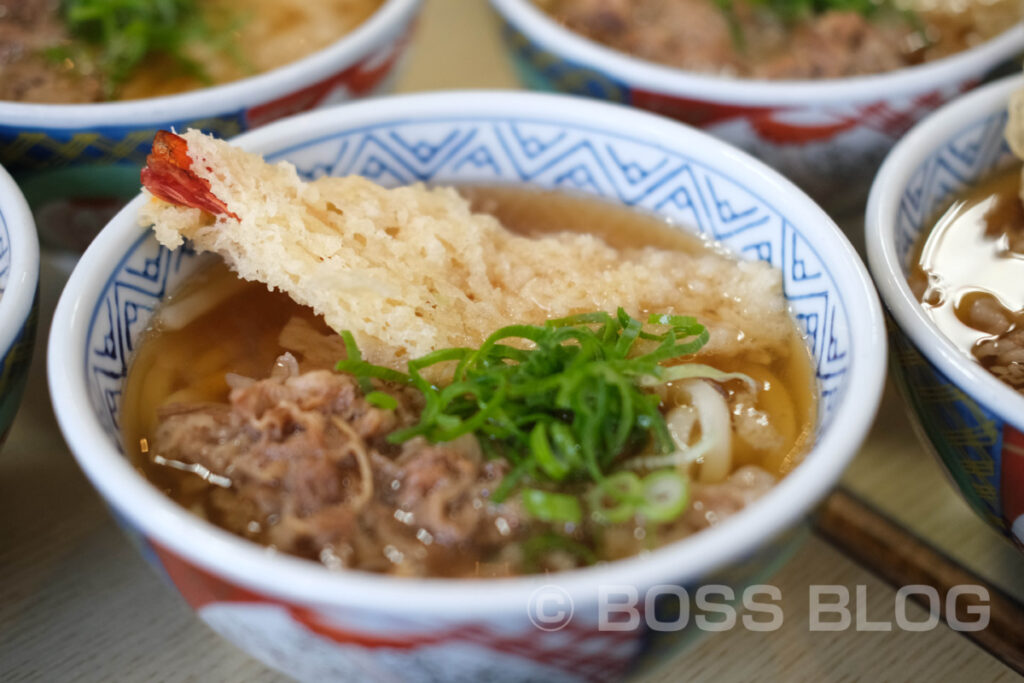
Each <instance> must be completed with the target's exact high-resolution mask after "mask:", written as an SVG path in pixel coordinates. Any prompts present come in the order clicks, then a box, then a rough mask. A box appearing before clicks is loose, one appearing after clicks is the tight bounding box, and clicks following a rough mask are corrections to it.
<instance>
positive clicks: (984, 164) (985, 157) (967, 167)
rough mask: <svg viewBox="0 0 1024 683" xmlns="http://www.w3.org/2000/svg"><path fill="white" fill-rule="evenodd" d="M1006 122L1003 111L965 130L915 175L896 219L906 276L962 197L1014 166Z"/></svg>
mask: <svg viewBox="0 0 1024 683" xmlns="http://www.w3.org/2000/svg"><path fill="white" fill-rule="evenodd" d="M1006 118H1007V115H1006V112H1005V111H1000V112H996V113H994V114H991V115H989V116H986V117H985V118H983V119H981V120H979V121H975V122H973V123H971V124H969V125H967V126H965V127H964V128H963V129H962V130H960V131H959V132H958V133H956V134H955V135H954V136H953V137H952V138H951V139H950V140H949V141H947V142H946V144H945V145H943V146H942V147H940V148H939V149H938V150H936V151H935V152H934V153H933V154H932V155H931V156H929V157H928V158H927V159H925V160H924V161H923V162H922V163H921V165H920V166H919V167H918V168H917V169H916V170H915V171H914V172H913V173H912V174H911V176H910V180H908V181H907V187H906V189H905V190H904V193H903V196H902V198H901V199H900V208H899V211H898V213H897V216H896V254H897V256H898V258H899V261H900V264H901V266H902V267H903V273H904V275H906V274H908V273H909V263H910V261H909V259H910V254H911V250H912V249H913V247H914V243H915V242H916V241H917V236H918V235H919V234H920V233H921V230H922V228H924V227H925V226H926V225H927V226H929V227H930V225H931V223H930V221H931V220H932V219H934V218H935V216H936V215H937V214H938V212H939V211H940V210H942V209H944V208H945V207H946V206H947V205H949V203H950V202H951V201H952V200H953V198H954V197H955V196H956V195H957V194H959V193H961V192H963V191H964V190H966V189H967V188H968V187H970V186H971V185H974V184H975V183H977V182H978V181H980V180H982V179H983V178H985V176H987V175H989V174H991V173H993V172H994V171H997V170H999V169H1003V168H1007V167H1009V166H1010V165H1011V164H1012V163H1014V160H1015V157H1014V156H1013V153H1012V152H1011V151H1010V147H1009V145H1007V143H1006V138H1005V136H1004V135H1003V131H1004V130H1005V128H1006Z"/></svg>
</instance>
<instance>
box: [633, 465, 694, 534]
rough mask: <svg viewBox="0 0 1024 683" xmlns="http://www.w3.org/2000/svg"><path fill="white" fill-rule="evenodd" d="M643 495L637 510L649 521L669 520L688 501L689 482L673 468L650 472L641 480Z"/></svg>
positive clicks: (680, 512) (683, 508) (682, 508)
mask: <svg viewBox="0 0 1024 683" xmlns="http://www.w3.org/2000/svg"><path fill="white" fill-rule="evenodd" d="M643 497H644V502H643V503H641V504H640V505H639V506H638V508H637V512H639V513H640V514H641V515H643V517H644V519H646V520H648V521H650V522H671V521H672V520H673V519H675V518H676V517H678V516H679V515H680V514H682V512H683V510H685V509H686V506H687V505H688V504H689V502H690V483H689V481H688V480H687V479H686V477H684V476H683V475H681V474H679V473H678V472H676V471H675V470H658V471H657V472H651V473H650V474H648V475H647V476H646V477H644V480H643Z"/></svg>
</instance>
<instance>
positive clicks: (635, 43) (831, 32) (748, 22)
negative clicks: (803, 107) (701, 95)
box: [539, 0, 921, 79]
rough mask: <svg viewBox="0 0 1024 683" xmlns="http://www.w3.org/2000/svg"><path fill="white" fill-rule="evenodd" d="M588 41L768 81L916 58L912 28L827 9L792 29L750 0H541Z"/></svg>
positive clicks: (871, 68) (890, 19) (890, 65)
mask: <svg viewBox="0 0 1024 683" xmlns="http://www.w3.org/2000/svg"><path fill="white" fill-rule="evenodd" d="M539 4H541V5H542V6H543V7H544V8H545V9H546V10H548V11H549V12H550V13H551V14H552V15H553V16H554V17H555V18H556V19H558V20H559V21H561V22H562V23H563V24H565V25H566V27H567V28H569V29H572V30H573V31H576V32H578V33H580V34H582V35H584V36H587V37H588V38H591V39H593V40H596V41H598V42H601V43H604V44H606V45H608V46H609V47H612V48H615V49H617V50H622V51H623V52H627V53H629V54H632V55H635V56H637V57H640V58H642V59H647V60H650V61H654V62H660V63H662V64H667V65H669V66H674V67H677V68H680V69H685V70H688V71H698V72H704V73H721V74H727V75H734V76H742V77H752V78H771V79H807V78H838V77H843V76H854V75H861V74H871V73H879V72H884V71H889V70H892V69H898V68H901V67H903V66H907V65H908V64H910V63H913V62H915V61H918V60H920V59H921V55H919V54H917V51H915V50H913V49H909V48H908V46H911V45H912V43H913V41H912V40H910V36H912V35H914V34H915V32H916V31H917V29H916V27H915V26H914V25H913V24H911V23H910V22H908V21H906V20H905V19H903V17H902V16H900V15H898V14H895V13H892V16H887V17H885V18H882V19H877V20H876V19H874V18H871V19H869V18H865V17H863V16H861V15H860V14H857V13H855V12H839V11H830V12H825V13H822V14H820V15H817V16H813V17H809V18H807V19H803V20H800V21H799V22H797V23H796V24H794V25H793V26H792V27H791V28H790V27H787V25H786V24H785V22H783V21H782V20H781V19H779V18H778V17H776V16H774V15H772V14H771V13H770V12H767V11H766V10H765V9H764V8H763V7H762V6H759V4H758V3H755V2H744V1H743V0H734V2H732V3H730V8H731V9H730V12H725V11H723V9H722V7H721V6H720V4H719V3H717V2H715V1H714V0H539Z"/></svg>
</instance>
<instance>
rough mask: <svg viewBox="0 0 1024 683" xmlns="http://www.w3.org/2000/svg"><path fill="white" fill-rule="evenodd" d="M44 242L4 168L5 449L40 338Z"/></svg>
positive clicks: (0, 421) (0, 414) (0, 202)
mask: <svg viewBox="0 0 1024 683" xmlns="http://www.w3.org/2000/svg"><path fill="white" fill-rule="evenodd" d="M38 288H39V241H38V239H37V238H36V227H35V223H33V222H32V213H31V212H30V211H29V208H28V204H27V203H26V202H25V198H24V197H23V196H22V194H21V192H20V191H19V190H18V186H17V185H15V184H14V181H13V180H12V179H11V176H10V175H8V174H7V171H5V170H4V169H3V167H2V166H0V446H3V442H4V438H5V437H6V436H7V432H8V430H9V429H10V427H11V423H12V422H13V421H14V415H15V414H16V413H17V412H18V404H19V403H20V402H21V396H22V394H23V393H24V391H25V381H26V379H28V365H29V361H30V360H31V359H32V347H33V344H34V343H35V337H36V318H37V313H38V305H37V298H36V294H37V291H38Z"/></svg>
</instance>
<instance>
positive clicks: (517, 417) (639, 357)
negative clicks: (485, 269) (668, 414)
mask: <svg viewBox="0 0 1024 683" xmlns="http://www.w3.org/2000/svg"><path fill="white" fill-rule="evenodd" d="M649 322H650V324H652V325H659V326H663V327H662V329H658V330H655V329H651V330H644V325H643V323H642V322H641V321H640V320H638V319H635V318H632V317H631V316H629V315H628V314H627V313H626V312H625V311H624V310H623V309H621V308H620V309H619V310H618V311H616V313H615V315H611V314H609V313H606V312H603V311H597V312H594V313H584V314H581V315H575V316H571V317H568V318H563V319H560V320H549V321H547V322H546V323H545V324H544V325H543V326H537V325H510V326H508V327H503V328H501V329H499V330H496V331H495V332H493V333H492V334H491V335H490V336H488V337H487V339H486V340H485V341H484V342H483V344H481V345H480V347H479V348H477V349H467V348H453V349H439V350H437V351H434V352H432V353H429V354H427V355H426V356H423V357H421V358H417V359H415V360H412V361H410V362H409V363H408V374H405V373H401V372H397V371H395V370H393V369H391V368H388V367H383V366H378V365H372V364H370V363H368V362H366V361H365V360H363V359H362V357H361V355H360V353H359V349H358V348H357V347H356V344H355V339H354V337H353V336H352V335H351V334H348V333H346V334H343V335H342V338H343V340H344V341H345V347H346V351H347V352H348V358H347V359H346V360H343V361H340V362H339V363H338V364H337V366H336V369H337V370H338V371H340V372H349V373H351V374H353V375H355V377H356V378H358V379H359V381H360V385H361V386H364V393H370V390H369V387H368V384H369V382H370V380H371V379H373V380H379V381H385V382H396V383H400V384H403V385H408V386H411V387H413V388H415V389H416V390H418V391H419V392H420V393H421V394H422V395H423V410H422V412H421V413H420V419H419V422H418V423H417V424H415V425H411V426H409V427H405V428H403V429H400V430H397V431H394V432H392V433H391V434H389V435H388V437H387V440H388V442H389V443H393V444H399V443H403V442H405V441H407V440H409V439H411V438H414V437H417V436H422V437H424V438H426V439H427V440H429V441H431V442H433V443H438V442H443V441H450V440H452V439H455V438H457V437H459V436H461V435H463V434H473V435H474V436H475V437H476V438H477V440H478V441H479V442H480V443H481V447H482V449H483V450H484V452H485V454H486V455H487V456H488V457H504V458H505V459H506V460H508V462H509V463H510V464H511V465H512V467H513V470H512V473H510V475H508V476H511V475H512V474H514V475H515V477H514V479H513V481H514V482H523V481H530V480H532V481H534V482H537V483H538V484H558V483H561V482H563V481H574V482H578V481H587V480H590V481H593V482H596V483H600V482H603V481H604V480H605V478H606V477H607V475H608V473H609V472H611V471H613V470H615V469H618V466H619V463H621V462H622V461H623V460H624V459H628V458H630V457H631V456H635V455H636V454H638V453H640V452H643V451H647V452H648V453H650V454H652V455H655V456H661V455H667V454H670V453H672V452H673V451H674V450H675V444H674V443H673V441H672V437H671V434H670V433H669V431H668V428H667V426H666V424H665V419H664V417H663V416H662V414H661V410H660V405H659V404H660V401H661V399H660V397H659V396H658V395H657V394H656V393H654V392H652V391H649V390H648V389H647V388H646V387H645V386H644V382H645V381H646V380H645V379H644V378H650V377H654V378H656V379H660V380H661V381H664V379H663V377H664V374H665V372H668V371H669V368H663V367H662V366H661V363H662V362H665V361H677V362H678V360H683V357H684V356H687V355H688V354H691V353H694V352H696V351H697V350H699V349H700V348H701V347H702V346H703V345H704V344H705V343H706V342H707V340H708V331H707V329H705V328H704V326H703V325H701V324H699V323H698V322H697V321H696V319H694V318H691V317H688V316H675V315H653V316H651V317H650V318H649ZM638 340H643V341H644V343H643V344H642V345H638V344H637V341H638ZM638 346H642V349H638V348H637V347H638ZM439 363H453V364H454V368H453V370H454V372H453V374H452V377H451V382H450V383H449V384H448V386H445V387H438V386H435V385H434V384H433V383H431V382H430V381H428V380H427V379H426V377H424V374H422V371H424V370H426V369H427V368H429V367H432V366H436V365H437V364H439ZM705 374H706V373H705ZM428 376H429V374H428ZM516 485H518V483H517V484H516ZM602 490H603V489H602ZM511 491H512V489H511V485H506V484H505V483H504V482H503V483H502V485H500V486H499V487H498V489H497V490H496V492H495V494H496V495H495V498H494V500H496V501H497V500H501V499H502V498H504V497H505V496H507V495H509V494H510V493H511ZM606 494H607V492H606ZM595 495H596V496H597V498H598V499H600V498H601V495H600V494H595ZM604 497H605V498H608V497H609V496H608V495H605V496H604ZM610 498H611V502H612V503H613V504H612V505H610V506H609V505H600V504H599V505H597V506H596V508H597V513H598V515H597V516H598V517H600V516H601V515H602V511H603V513H604V514H605V516H606V517H607V515H611V517H615V518H618V517H628V516H629V515H630V514H632V509H631V508H630V505H632V506H634V507H635V505H636V504H637V503H636V502H631V501H623V500H621V496H616V495H614V490H613V494H612V495H611V496H610ZM623 503H626V504H625V505H623ZM605 508H609V509H608V510H605Z"/></svg>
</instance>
